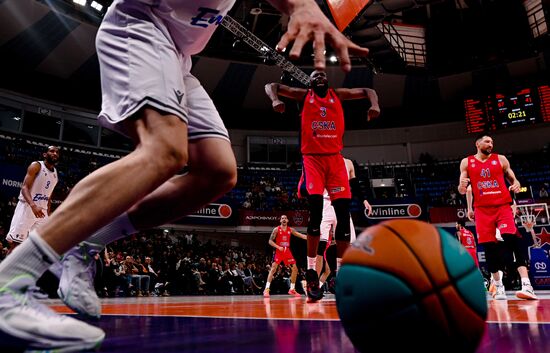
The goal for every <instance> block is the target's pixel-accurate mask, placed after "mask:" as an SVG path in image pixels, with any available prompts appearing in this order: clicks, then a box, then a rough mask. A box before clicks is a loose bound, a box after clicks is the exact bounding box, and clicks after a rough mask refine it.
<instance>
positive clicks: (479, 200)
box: [468, 153, 512, 207]
mask: <svg viewBox="0 0 550 353" xmlns="http://www.w3.org/2000/svg"><path fill="white" fill-rule="evenodd" d="M468 177H469V178H470V182H471V184H472V194H473V197H474V206H475V207H487V206H501V205H505V204H510V203H512V197H511V196H510V192H509V191H508V187H507V186H506V182H505V181H504V171H503V170H502V165H501V164H500V160H499V159H498V154H496V153H492V154H491V155H490V156H489V158H487V159H486V160H485V161H484V162H482V161H480V160H479V159H477V158H475V157H474V156H469V157H468Z"/></svg>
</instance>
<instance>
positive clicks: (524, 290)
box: [516, 284, 538, 300]
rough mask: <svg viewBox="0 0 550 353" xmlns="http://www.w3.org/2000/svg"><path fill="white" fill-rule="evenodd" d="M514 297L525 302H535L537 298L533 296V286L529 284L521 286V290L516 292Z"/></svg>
mask: <svg viewBox="0 0 550 353" xmlns="http://www.w3.org/2000/svg"><path fill="white" fill-rule="evenodd" d="M516 297H518V298H520V299H527V300H537V299H538V298H537V296H536V295H535V291H534V290H533V286H531V285H530V284H522V285H521V290H518V291H517V292H516Z"/></svg>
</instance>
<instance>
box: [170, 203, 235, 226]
mask: <svg viewBox="0 0 550 353" xmlns="http://www.w3.org/2000/svg"><path fill="white" fill-rule="evenodd" d="M237 220H238V217H237V209H236V208H235V207H233V206H231V205H229V204H228V203H222V202H220V203H210V204H208V205H206V206H204V207H203V208H201V209H200V210H198V211H197V212H195V213H193V214H191V215H189V216H187V217H183V218H182V219H180V220H179V221H178V222H177V223H182V224H215V225H227V226H234V225H237Z"/></svg>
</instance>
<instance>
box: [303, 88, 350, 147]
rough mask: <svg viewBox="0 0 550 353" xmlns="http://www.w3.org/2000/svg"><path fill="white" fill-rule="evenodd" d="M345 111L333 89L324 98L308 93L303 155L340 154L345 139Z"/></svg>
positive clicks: (304, 112)
mask: <svg viewBox="0 0 550 353" xmlns="http://www.w3.org/2000/svg"><path fill="white" fill-rule="evenodd" d="M344 129H345V124H344V110H343V109H342V104H341V103H340V99H338V96H337V95H336V92H334V90H333V89H332V88H329V89H328V92H327V95H326V96H325V97H324V98H322V97H319V96H318V95H316V94H315V92H313V90H312V89H309V90H308V91H307V95H306V98H305V100H304V107H303V108H302V134H301V151H302V154H335V153H340V151H341V150H342V148H343V147H344V146H343V137H344Z"/></svg>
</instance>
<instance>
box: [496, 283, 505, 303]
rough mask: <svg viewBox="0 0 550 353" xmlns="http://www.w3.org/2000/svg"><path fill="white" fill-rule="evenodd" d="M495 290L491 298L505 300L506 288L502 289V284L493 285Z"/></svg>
mask: <svg viewBox="0 0 550 353" xmlns="http://www.w3.org/2000/svg"><path fill="white" fill-rule="evenodd" d="M495 287H496V292H495V295H493V298H495V299H496V300H506V299H507V298H506V290H505V289H504V286H495Z"/></svg>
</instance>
